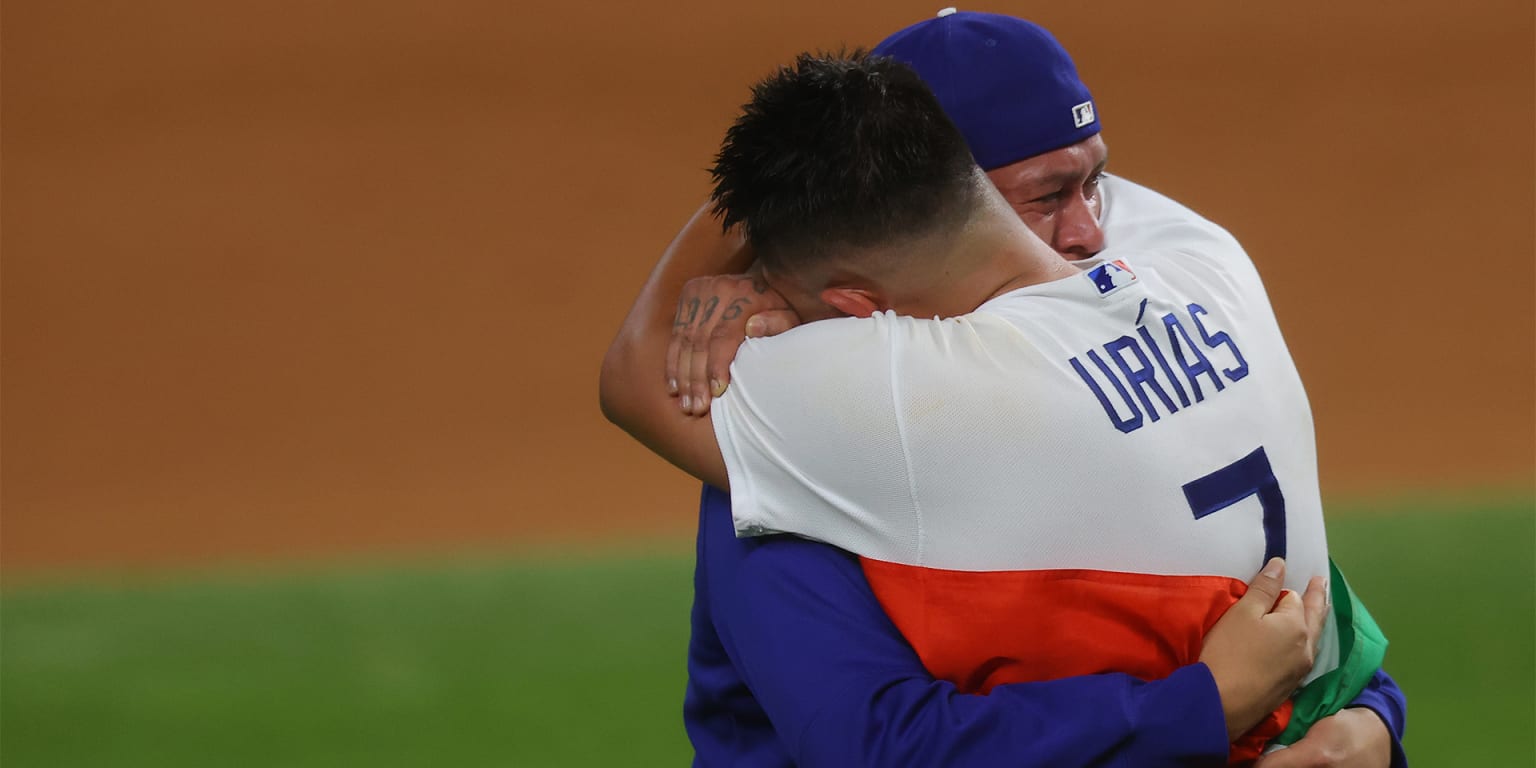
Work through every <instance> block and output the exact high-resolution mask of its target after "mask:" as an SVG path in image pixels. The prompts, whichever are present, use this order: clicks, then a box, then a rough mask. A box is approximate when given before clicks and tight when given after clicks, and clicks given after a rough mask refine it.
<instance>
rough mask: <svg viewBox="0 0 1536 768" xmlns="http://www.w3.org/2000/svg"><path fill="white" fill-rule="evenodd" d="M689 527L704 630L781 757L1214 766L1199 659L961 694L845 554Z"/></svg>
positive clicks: (1216, 736) (1211, 702) (1214, 713)
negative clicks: (933, 669)
mask: <svg viewBox="0 0 1536 768" xmlns="http://www.w3.org/2000/svg"><path fill="white" fill-rule="evenodd" d="M729 503H730V502H729V500H728V499H727V498H726V497H724V496H723V495H717V496H715V497H714V498H713V499H711V498H709V497H706V499H705V504H706V505H711V504H713V505H714V507H715V508H714V509H709V508H706V509H704V510H702V512H703V514H704V516H705V517H706V518H707V516H708V515H710V514H711V513H713V514H714V515H716V516H717V519H719V520H722V521H723V520H724V516H725V515H726V509H727V506H728V505H729ZM722 533H725V532H723V531H722ZM703 535H704V536H706V537H707V538H708V541H706V542H705V544H704V546H705V547H707V548H710V549H709V550H708V551H707V553H706V554H703V555H702V557H706V558H708V559H709V560H710V567H711V569H712V570H711V571H710V577H711V580H712V581H711V584H710V592H711V599H710V607H711V610H712V611H713V612H714V621H715V624H716V627H717V629H718V630H719V633H720V636H721V639H722V642H723V643H724V645H725V647H726V649H727V652H728V653H729V655H730V656H731V659H732V661H733V663H734V665H735V666H736V668H737V669H738V670H739V671H740V673H741V675H742V677H743V679H744V680H745V682H746V685H747V687H748V688H749V689H750V690H751V692H752V695H753V696H754V697H755V698H756V699H757V700H758V702H759V703H760V704H761V706H762V707H763V711H764V712H765V713H766V715H767V717H768V719H769V720H770V721H771V722H772V725H773V729H774V731H775V733H776V734H777V736H778V738H779V740H780V741H781V743H782V746H783V747H784V749H785V751H786V752H787V753H788V755H789V757H790V759H791V760H792V761H793V763H794V764H795V765H800V766H807V767H808V768H813V767H815V766H847V765H945V766H954V767H955V768H966V767H967V766H994V765H1015V766H1023V767H1025V768H1028V767H1029V766H1059V765H1111V764H1112V765H1137V766H1176V765H1177V766H1200V765H1209V766H1222V765H1225V764H1226V760H1227V746H1228V745H1227V738H1226V725H1225V720H1224V719H1223V716H1222V711H1221V702H1220V698H1219V696H1218V694H1217V691H1216V686H1215V682H1214V680H1213V679H1212V678H1211V675H1210V672H1209V670H1208V669H1207V668H1206V667H1205V666H1204V665H1200V664H1196V665H1192V666H1189V667H1185V668H1183V669H1180V670H1178V671H1176V672H1175V673H1174V674H1173V675H1171V676H1169V677H1167V678H1165V679H1162V680H1158V681H1155V682H1144V681H1141V680H1138V679H1136V678H1134V677H1131V676H1129V675H1121V674H1104V675H1092V676H1082V677H1072V678H1065V679H1061V680H1054V681H1050V682H1040V683H1016V684H1008V685H1001V686H997V687H996V688H994V689H993V690H992V692H991V693H990V694H989V695H986V696H980V695H969V694H961V693H959V692H957V691H956V690H955V687H954V686H953V685H952V684H950V683H947V682H944V681H940V680H935V679H934V678H933V677H932V676H931V675H930V674H929V673H928V672H927V671H926V670H925V669H924V668H923V665H922V662H921V660H920V659H919V658H918V656H917V654H916V653H915V652H914V651H913V650H912V648H911V647H910V646H909V645H907V643H906V641H905V640H904V639H903V638H902V636H901V634H900V632H898V631H897V629H896V627H895V626H894V625H893V624H892V623H891V622H890V620H889V619H888V618H887V617H886V615H885V614H884V612H883V611H882V610H881V608H880V604H879V602H878V600H877V599H876V598H875V596H874V593H873V592H872V591H871V590H870V588H869V584H868V582H867V581H866V580H865V578H864V576H863V573H862V570H861V568H860V565H859V561H858V559H857V558H856V557H854V556H852V555H849V554H848V553H846V552H844V551H842V550H839V549H836V548H834V547H831V546H828V545H825V544H820V543H817V542H811V541H806V540H804V539H799V538H795V537H790V536H766V537H759V538H752V539H739V540H738V539H733V538H730V537H729V536H728V535H727V536H718V535H711V534H710V533H709V532H707V531H706V532H704V534H703ZM701 551H703V550H701Z"/></svg>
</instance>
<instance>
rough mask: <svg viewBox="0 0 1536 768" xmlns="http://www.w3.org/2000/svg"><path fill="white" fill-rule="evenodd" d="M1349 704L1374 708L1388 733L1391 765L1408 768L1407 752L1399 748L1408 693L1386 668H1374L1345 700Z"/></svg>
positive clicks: (1401, 747)
mask: <svg viewBox="0 0 1536 768" xmlns="http://www.w3.org/2000/svg"><path fill="white" fill-rule="evenodd" d="M1349 706H1351V707H1365V708H1367V709H1369V710H1371V711H1372V712H1375V713H1376V715H1377V716H1378V717H1380V718H1381V721H1382V722H1383V723H1386V725H1387V731H1388V732H1390V733H1391V734H1392V768H1408V755H1407V753H1405V752H1403V734H1404V733H1405V732H1406V731H1407V730H1408V697H1407V696H1405V695H1404V694H1403V689H1401V688H1398V687H1397V682H1396V681H1395V680H1393V679H1392V676H1391V675H1389V674H1387V673H1386V670H1381V669H1378V670H1376V675H1375V676H1374V677H1372V678H1371V682H1369V683H1367V684H1366V686H1365V690H1363V691H1361V692H1360V695H1359V696H1356V697H1355V700H1354V701H1352V702H1350V703H1349Z"/></svg>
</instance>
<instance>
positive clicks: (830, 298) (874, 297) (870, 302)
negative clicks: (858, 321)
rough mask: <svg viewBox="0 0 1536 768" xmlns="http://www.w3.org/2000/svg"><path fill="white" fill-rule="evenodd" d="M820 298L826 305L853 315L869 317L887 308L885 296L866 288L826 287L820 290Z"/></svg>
mask: <svg viewBox="0 0 1536 768" xmlns="http://www.w3.org/2000/svg"><path fill="white" fill-rule="evenodd" d="M820 298H821V300H822V301H823V302H824V303H826V304H827V306H830V307H832V308H834V309H836V310H837V311H839V312H842V313H843V314H845V315H851V316H853V317H869V316H870V315H873V314H874V313H876V312H884V311H885V310H887V309H889V307H887V306H886V305H885V297H883V296H881V295H880V294H878V293H876V292H875V291H872V290H869V289H867V288H849V287H846V286H839V287H836V288H826V289H824V290H822V292H821V297H820Z"/></svg>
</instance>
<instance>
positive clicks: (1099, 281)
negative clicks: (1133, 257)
mask: <svg viewBox="0 0 1536 768" xmlns="http://www.w3.org/2000/svg"><path fill="white" fill-rule="evenodd" d="M1085 276H1086V277H1087V278H1088V279H1089V280H1092V281H1093V287H1095V288H1097V289H1099V295H1100V296H1108V295H1110V294H1111V293H1114V292H1115V291H1118V290H1120V289H1121V288H1124V287H1125V286H1127V285H1130V284H1131V283H1134V282H1136V273H1135V272H1132V271H1131V268H1130V267H1128V266H1126V265H1125V262H1124V261H1121V260H1120V259H1115V260H1114V261H1106V262H1104V263H1103V264H1100V265H1098V266H1097V267H1094V268H1093V269H1090V270H1088V272H1087V273H1086V274H1085Z"/></svg>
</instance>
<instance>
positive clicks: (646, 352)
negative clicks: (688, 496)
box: [598, 204, 752, 464]
mask: <svg viewBox="0 0 1536 768" xmlns="http://www.w3.org/2000/svg"><path fill="white" fill-rule="evenodd" d="M751 262H752V256H751V252H750V250H749V249H748V248H747V246H746V243H745V241H744V240H743V239H742V238H741V237H740V235H739V234H737V233H736V232H730V233H725V232H722V231H721V229H720V224H719V222H718V221H717V220H716V219H715V217H714V216H713V215H712V214H711V213H710V205H709V204H706V205H704V206H703V207H701V208H700V209H699V210H698V211H697V212H695V213H694V215H693V217H692V218H691V219H689V221H688V223H687V224H686V225H684V227H683V229H682V230H681V231H680V232H678V234H677V237H675V238H674V239H673V240H672V243H671V244H670V245H668V246H667V249H666V250H665V251H664V252H663V253H662V256H661V259H660V260H659V261H658V262H657V263H656V267H655V268H654V269H652V270H651V275H650V277H649V278H648V279H647V280H646V282H645V285H644V286H643V287H642V288H641V289H640V295H639V297H637V298H636V299H635V303H634V305H633V306H632V307H630V310H629V314H628V315H627V316H626V317H625V318H624V324H623V325H622V326H620V327H619V332H618V335H617V336H615V337H614V340H613V343H612V344H611V345H610V346H609V347H608V353H607V354H606V355H605V356H604V357H603V367H602V373H601V375H600V378H599V382H598V397H599V400H600V402H601V404H602V409H603V415H605V416H606V417H607V418H608V420H609V421H611V422H613V423H614V424H615V425H617V426H618V427H619V428H621V429H623V430H624V431H625V432H628V433H629V434H630V435H632V436H633V437H634V438H635V439H637V440H639V441H640V442H641V443H643V444H644V445H645V446H646V447H648V448H650V449H651V450H653V451H655V452H657V453H658V454H660V455H661V456H662V457H663V458H666V459H668V460H669V461H672V462H673V463H674V464H677V463H679V458H678V457H677V456H675V455H674V454H675V453H676V451H675V445H669V444H668V442H669V441H668V440H667V439H665V438H666V437H667V436H668V435H670V434H671V431H670V430H671V429H673V428H675V420H676V419H678V418H679V413H678V409H677V406H676V405H675V404H674V403H673V401H672V398H671V397H670V393H669V392H668V389H667V382H666V380H665V376H664V373H663V372H664V370H665V361H666V354H667V344H668V342H669V340H670V339H671V335H672V324H673V322H674V319H675V317H676V314H677V299H678V294H679V292H680V291H681V290H682V287H683V284H684V283H686V282H688V281H689V280H690V279H692V278H695V277H700V276H704V275H718V274H728V273H735V272H742V271H745V270H746V269H747V267H748V266H749V265H750V264H751Z"/></svg>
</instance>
